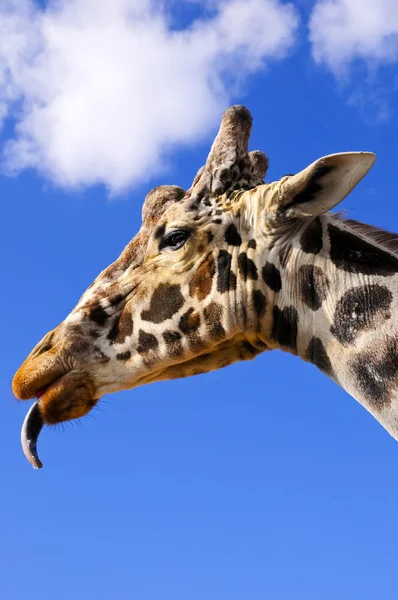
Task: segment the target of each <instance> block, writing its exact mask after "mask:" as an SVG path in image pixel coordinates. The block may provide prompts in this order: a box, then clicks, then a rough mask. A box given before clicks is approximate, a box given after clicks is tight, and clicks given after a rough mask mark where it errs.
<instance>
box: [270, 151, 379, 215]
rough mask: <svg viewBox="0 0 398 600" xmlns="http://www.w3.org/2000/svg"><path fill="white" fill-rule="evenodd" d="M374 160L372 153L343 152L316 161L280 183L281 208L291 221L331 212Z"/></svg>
mask: <svg viewBox="0 0 398 600" xmlns="http://www.w3.org/2000/svg"><path fill="white" fill-rule="evenodd" d="M375 160H376V156H375V155H374V154H373V153H372V152H342V153H340V154H330V155H329V156H324V157H323V158H320V159H318V160H316V161H315V162H314V163H312V164H311V165H310V166H309V167H307V168H306V169H304V171H301V172H300V173H297V175H293V176H292V177H290V178H289V179H287V180H286V181H285V182H284V183H282V186H281V190H280V194H279V203H280V204H279V205H280V208H282V209H283V210H284V211H285V212H286V216H287V217H293V218H294V217H306V216H316V215H320V214H323V213H325V212H327V211H328V210H331V209H332V208H334V207H335V206H336V205H337V204H339V203H340V202H341V201H342V200H344V198H345V197H346V196H347V195H348V194H349V193H350V192H351V191H352V190H353V189H354V187H355V186H356V185H357V184H358V183H359V182H360V181H361V179H362V178H363V177H364V176H365V175H366V173H367V172H368V171H369V169H370V168H371V167H372V166H373V163H374V162H375Z"/></svg>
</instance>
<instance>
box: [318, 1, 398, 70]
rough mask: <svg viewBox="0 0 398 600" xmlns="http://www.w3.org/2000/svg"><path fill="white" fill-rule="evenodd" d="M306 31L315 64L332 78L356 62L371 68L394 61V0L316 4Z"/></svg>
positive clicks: (397, 46) (397, 37) (397, 32)
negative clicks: (325, 69) (361, 60)
mask: <svg viewBox="0 0 398 600" xmlns="http://www.w3.org/2000/svg"><path fill="white" fill-rule="evenodd" d="M309 27H310V40H311V42H312V53H313V57H314V59H315V61H316V62H318V63H323V64H325V65H326V66H327V67H329V68H330V69H331V70H332V71H333V72H334V73H335V74H336V75H340V74H342V73H344V71H345V70H346V68H347V67H348V66H349V64H350V63H351V62H352V61H353V60H355V59H358V58H359V59H364V60H365V61H366V62H367V63H368V64H370V65H371V66H372V67H374V66H379V65H381V64H388V63H392V62H395V61H397V60H398V2H397V0H318V1H317V2H316V4H315V7H314V9H313V12H312V15H311V19H310V24H309Z"/></svg>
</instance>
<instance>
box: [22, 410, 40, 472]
mask: <svg viewBox="0 0 398 600" xmlns="http://www.w3.org/2000/svg"><path fill="white" fill-rule="evenodd" d="M43 425H44V422H43V418H42V416H41V414H40V409H39V402H38V401H36V402H35V403H34V404H33V405H32V406H31V408H30V410H29V412H28V414H27V415H26V417H25V421H24V423H23V425H22V431H21V442H22V449H23V452H24V454H25V456H26V458H27V459H28V461H29V462H30V464H31V465H32V467H33V468H34V469H41V468H42V466H43V463H42V462H41V460H40V459H39V457H38V455H37V450H36V443H37V438H38V437H39V434H40V432H41V430H42V429H43Z"/></svg>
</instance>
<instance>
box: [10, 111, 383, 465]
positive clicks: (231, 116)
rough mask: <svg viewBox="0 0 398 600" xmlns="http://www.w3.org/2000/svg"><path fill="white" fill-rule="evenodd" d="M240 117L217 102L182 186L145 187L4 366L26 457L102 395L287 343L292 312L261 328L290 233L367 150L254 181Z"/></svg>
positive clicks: (279, 287)
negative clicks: (57, 311)
mask: <svg viewBox="0 0 398 600" xmlns="http://www.w3.org/2000/svg"><path fill="white" fill-rule="evenodd" d="M251 124H252V119H251V115H250V113H249V111H248V110H247V109H246V108H244V107H243V106H234V107H231V108H229V109H228V110H226V111H225V113H224V115H223V118H222V123H221V127H220V130H219V133H218V135H217V137H216V139H215V141H214V143H213V146H212V148H211V151H210V154H209V157H208V159H207V161H206V164H205V166H204V167H202V168H201V169H200V170H199V172H198V173H197V175H196V177H195V180H194V182H193V184H192V187H191V188H190V189H189V190H188V191H187V192H185V191H184V190H183V189H181V188H179V187H176V186H160V187H157V188H155V189H153V190H152V191H151V192H150V193H149V194H148V195H147V197H146V199H145V203H144V206H143V211H142V221H143V222H142V227H141V229H140V230H139V232H138V233H137V235H136V236H135V237H134V238H133V239H132V241H131V242H130V243H129V244H128V245H127V247H126V248H125V249H124V251H123V252H122V254H121V255H120V257H119V258H118V259H117V260H116V261H115V262H114V263H113V264H111V265H110V266H109V267H108V268H107V269H105V270H104V271H103V272H102V273H101V274H100V275H99V276H98V277H97V279H96V280H95V281H94V283H93V284H92V285H91V286H90V287H89V288H88V289H87V291H86V292H85V293H84V294H83V296H82V297H81V299H80V301H79V302H78V304H77V306H76V307H75V308H74V309H73V310H72V312H71V313H70V314H69V315H68V316H67V317H66V319H65V320H64V321H63V322H62V323H61V324H60V325H58V327H56V328H55V329H54V330H52V331H51V332H49V333H48V334H47V335H46V336H45V337H44V338H43V339H42V340H41V341H40V342H39V344H38V345H37V346H36V347H35V348H34V349H33V350H32V352H31V353H30V355H29V356H28V357H27V359H26V360H25V362H24V363H23V364H22V366H21V367H20V369H19V370H18V371H17V373H16V374H15V376H14V380H13V390H14V393H15V395H16V396H17V397H18V398H19V399H21V400H25V399H29V398H35V397H36V398H38V399H37V401H36V402H35V404H34V405H33V406H32V408H31V410H30V411H29V413H28V415H27V418H26V419H25V424H24V427H23V430H22V442H23V447H24V450H25V454H26V455H27V457H28V459H29V460H30V461H31V463H32V464H33V465H34V466H37V467H38V466H41V463H40V461H39V459H38V457H37V453H36V440H37V436H38V434H39V432H40V430H41V428H42V426H43V424H48V425H51V424H55V423H59V422H61V421H65V420H70V419H75V418H78V417H82V416H84V415H86V414H87V413H88V412H89V411H90V410H91V409H92V408H93V407H94V405H95V404H96V403H97V402H98V400H99V399H100V398H101V396H103V395H104V394H108V393H112V392H117V391H119V390H125V389H130V388H133V387H136V386H139V385H142V384H146V383H151V382H156V381H160V380H164V379H173V378H180V377H186V376H191V375H195V374H199V373H204V372H207V371H211V370H214V369H218V368H221V367H224V366H227V365H229V364H231V363H233V362H235V361H239V360H245V359H252V358H254V357H255V356H256V355H257V354H259V353H260V352H262V351H264V350H270V349H273V348H277V347H281V348H282V349H284V350H291V351H294V344H292V327H293V329H294V323H293V324H292V318H293V320H294V315H293V314H292V311H291V310H290V312H289V310H288V311H287V312H286V310H281V311H280V314H279V317H278V319H277V321H278V323H277V325H275V310H274V308H275V306H276V298H278V297H279V298H280V297H281V295H282V294H283V293H285V294H287V295H289V294H290V290H289V285H287V284H285V282H284V273H283V266H284V263H285V262H286V255H287V254H288V253H289V249H290V248H291V244H292V239H293V238H294V237H295V236H297V233H298V232H300V231H301V230H302V229H303V227H307V226H308V225H309V224H311V222H313V220H314V218H315V217H316V216H317V215H319V214H322V213H325V212H326V211H328V210H329V209H330V208H332V207H333V206H335V205H336V204H338V203H339V202H340V201H341V200H342V199H343V198H344V197H345V196H346V195H347V194H348V193H349V192H350V191H351V190H352V189H353V187H354V186H355V185H356V184H357V183H358V181H359V180H360V179H361V178H362V177H363V176H364V174H365V173H366V172H367V171H368V170H369V168H370V167H371V165H372V163H373V161H374V156H373V155H372V154H369V153H346V154H340V155H331V156H328V157H325V158H323V159H320V160H319V161H317V162H315V163H313V164H312V165H310V166H309V167H308V168H307V169H305V170H304V171H302V172H301V173H299V174H298V175H295V176H286V177H283V178H282V179H281V180H279V181H277V182H274V183H271V184H267V183H264V182H263V179H264V177H265V174H266V171H267V166H268V160H267V158H266V156H265V154H263V153H262V152H259V151H254V152H249V151H248V141H249V136H250V130H251ZM309 229H311V226H310V227H309ZM315 233H316V232H315ZM307 237H308V239H307V245H311V244H312V243H316V239H315V237H316V236H315V237H314V236H312V235H309V236H307ZM275 257H277V258H276V259H275ZM289 302H290V301H289ZM285 304H287V302H285ZM278 310H279V309H278ZM275 327H276V329H275Z"/></svg>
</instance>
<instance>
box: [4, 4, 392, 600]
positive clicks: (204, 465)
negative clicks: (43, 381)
mask: <svg viewBox="0 0 398 600" xmlns="http://www.w3.org/2000/svg"><path fill="white" fill-rule="evenodd" d="M105 4H107V3H105ZM241 4H242V3H240V1H239V0H234V2H232V0H231V1H230V0H226V1H225V2H224V3H216V5H215V8H214V5H213V8H208V7H206V6H204V5H203V4H202V3H200V2H198V3H187V4H186V3H182V2H175V3H172V2H170V3H166V7H165V12H164V13H160V12H159V9H155V12H153V10H152V9H150V8H148V6H147V5H146V2H145V1H144V0H142V2H141V3H135V6H136V8H137V7H138V6H139V7H140V8H141V10H142V12H141V13H140V14H138V12H137V13H134V14H133V15H131V14H130V16H129V17H128V18H127V17H126V12H125V11H126V10H127V8H129V2H128V1H127V0H118V2H115V8H114V11H113V12H112V10H110V9H109V10H110V13H109V14H106V11H105V9H104V13H103V14H102V13H101V10H102V8H103V7H102V2H98V3H97V5H96V6H97V9H96V12H97V13H99V16H98V14H96V15H94V14H93V10H94V9H93V6H94V5H93V3H92V2H90V0H75V1H74V2H72V3H69V7H70V8H69V13H68V14H65V13H63V12H62V10H63V9H62V6H63V3H62V2H61V3H60V6H61V8H60V9H59V11H58V12H47V13H46V14H45V15H44V16H43V13H42V12H41V11H42V10H43V9H46V6H47V5H46V3H44V2H42V3H40V5H41V6H40V5H39V3H38V4H36V8H34V7H33V5H30V4H29V3H28V2H26V3H23V2H21V3H19V4H14V3H13V2H10V3H7V2H0V15H2V16H3V19H0V23H3V25H4V23H6V19H8V21H7V23H8V24H7V27H5V26H4V30H3V34H2V35H0V39H2V40H3V43H2V42H0V107H1V110H2V113H1V114H3V117H4V119H3V128H2V130H1V134H0V136H1V137H0V143H1V148H2V159H1V172H2V174H1V176H0V195H1V202H2V206H3V218H2V219H1V222H0V228H1V235H0V240H1V244H2V251H1V253H0V256H1V259H0V260H1V262H2V265H1V273H2V274H3V277H4V278H5V282H4V284H3V293H2V294H1V296H0V303H1V310H0V314H1V316H2V333H3V335H2V340H3V353H2V356H3V360H2V364H1V370H0V388H1V389H0V391H1V396H2V401H3V417H2V419H1V424H0V452H1V456H2V457H3V467H2V486H1V489H2V493H1V494H0V515H1V517H0V532H1V535H0V575H1V576H0V596H1V597H2V598H7V600H8V599H9V600H19V599H22V598H26V597H27V595H29V597H30V598H32V599H34V600H35V599H36V598H38V599H39V598H40V599H43V600H47V599H48V600H50V599H52V598H54V597H56V598H57V600H64V599H69V598H70V597H73V598H74V599H75V600H83V599H86V598H96V600H108V599H111V598H112V599H113V598H118V599H120V600H124V599H130V598H137V599H139V600H168V599H173V600H179V599H181V600H182V599H184V600H185V599H189V600H202V599H203V598H206V600H213V599H214V600H220V599H223V598H228V600H235V599H236V600H238V599H241V598H250V599H251V600H260V599H261V600H264V599H265V598H272V600H282V599H283V600H285V599H290V598H294V599H295V600H300V599H301V598H302V599H305V600H312V599H314V600H315V599H318V598H322V599H324V600H329V599H330V600H332V599H333V600H334V599H335V598H337V597H338V598H339V599H340V600H345V599H347V600H348V599H350V600H352V599H353V598H360V599H361V600H367V599H369V600H370V599H372V600H373V599H374V598H382V599H384V598H391V597H394V595H395V590H396V564H397V560H398V551H397V549H396V542H395V540H396V538H397V534H398V515H397V507H398V445H397V443H396V442H395V441H394V440H393V439H392V438H390V436H389V435H388V434H387V433H386V432H385V431H384V430H383V429H382V427H381V426H380V425H379V424H378V423H377V422H376V421H375V420H374V419H373V418H372V417H371V416H370V415H369V414H368V413H367V412H366V411H365V410H364V409H363V408H362V407H361V406H360V405H359V404H358V403H356V402H355V400H353V399H352V398H351V397H350V396H348V395H347V394H346V392H344V391H343V390H342V389H340V388H339V387H338V386H337V385H336V384H334V383H333V382H332V381H329V380H328V379H327V378H326V376H324V375H323V374H321V373H320V372H318V371H317V370H316V369H315V367H313V366H312V365H309V364H305V363H303V362H301V361H300V360H299V359H298V358H295V357H292V356H290V355H288V354H282V353H281V352H273V353H269V354H266V355H262V356H260V357H258V358H257V359H256V360H254V361H252V362H246V363H239V364H236V365H233V366H231V367H228V368H227V369H224V370H222V371H217V372H214V373H211V374H207V375H202V376H197V377H195V378H191V379H186V380H181V381H173V382H166V383H159V384H154V385H150V386H146V387H143V388H138V389H136V390H133V391H129V392H123V393H119V394H116V395H112V396H109V397H107V398H104V399H103V400H102V401H101V403H100V405H99V407H98V409H97V410H95V411H93V413H92V414H91V415H90V416H89V417H87V418H85V419H84V420H82V421H81V422H80V423H79V424H75V425H73V424H70V425H65V426H64V427H56V428H55V429H53V430H52V429H46V430H45V431H44V432H43V433H42V436H41V439H40V442H39V450H40V456H41V458H42V460H43V462H44V468H43V469H42V470H41V471H39V472H35V471H33V469H32V468H31V467H30V465H29V464H28V463H27V461H26V459H25V458H24V456H23V454H22V450H21V448H20V442H19V436H20V428H21V424H22V421H23V418H24V416H25V414H26V412H27V409H28V405H29V404H30V403H18V402H16V401H15V400H14V399H13V397H12V393H11V379H12V376H13V373H14V372H15V370H16V369H17V368H18V366H19V365H20V364H21V362H22V361H23V359H24V358H25V356H26V355H27V354H28V352H29V351H30V350H31V348H32V347H33V345H34V344H35V343H36V342H37V341H38V340H39V339H40V338H41V337H42V336H43V335H44V334H45V333H46V332H47V331H48V330H49V329H51V328H53V327H54V326H55V325H56V324H58V323H59V322H60V321H62V320H63V318H64V317H65V316H66V315H67V314H68V312H69V311H70V310H71V309H72V308H73V306H74V305H75V304H76V302H77V300H78V299H79V297H80V295H81V293H82V292H83V291H84V290H85V289H86V287H87V286H88V285H89V284H90V283H91V282H92V281H93V279H94V278H95V277H96V276H97V274H98V273H99V272H100V271H101V270H102V269H103V268H104V267H106V266H107V265H108V264H109V263H110V262H112V261H113V260H114V259H115V258H117V256H118V254H119V253H120V251H121V250H122V249H123V247H124V246H125V245H126V243H127V242H128V241H129V240H130V239H131V238H132V237H133V236H134V234H135V232H136V231H137V230H138V228H139V226H140V214H141V205H142V202H143V198H144V196H145V194H146V192H147V191H149V189H150V188H151V187H153V186H154V185H157V184H161V183H176V184H178V185H181V186H183V187H188V186H189V185H190V183H191V181H192V178H193V176H194V175H195V173H196V170H197V169H198V168H199V167H200V166H201V165H202V164H203V162H204V160H205V158H206V156H207V152H208V149H209V146H210V144H211V142H212V139H213V137H214V135H215V133H216V130H217V127H218V121H219V118H220V115H221V112H222V110H223V109H224V108H226V106H228V105H229V104H232V103H237V102H239V103H243V104H245V105H246V106H247V107H248V108H249V109H250V110H251V112H252V114H253V118H254V125H253V134H252V139H251V149H256V148H259V149H261V150H263V151H265V152H266V153H267V154H268V156H269V157H270V169H269V172H268V175H267V180H273V179H276V178H278V177H280V176H282V175H283V174H285V173H293V172H296V171H298V170H300V169H302V168H304V167H305V166H307V164H309V163H310V162H312V161H313V160H315V159H316V158H318V157H320V156H323V155H325V154H330V153H333V152H339V151H349V150H369V151H372V152H375V153H376V155H377V162H376V164H375V166H374V168H373V169H372V171H371V172H370V173H369V175H368V176H367V177H366V178H365V179H364V180H363V182H361V184H360V185H359V186H358V188H357V189H356V190H355V191H354V192H353V193H352V194H351V195H350V196H349V197H348V198H347V199H346V200H345V201H344V203H343V204H342V208H345V209H347V210H348V211H349V214H350V215H351V216H352V217H354V218H357V219H360V220H363V221H365V222H369V223H373V224H377V225H379V226H381V227H386V228H389V229H391V230H395V231H397V230H398V207H397V195H396V172H397V167H396V165H397V161H398V150H397V142H396V140H397V139H398V115H397V112H396V106H397V76H396V72H397V71H396V69H397V60H398V44H397V43H396V39H397V38H396V37H394V34H395V36H396V35H397V32H398V8H397V7H396V4H395V3H390V4H389V2H388V0H380V1H379V2H378V3H377V6H375V5H373V3H370V2H368V0H361V5H360V6H361V7H362V9H361V11H358V10H357V8H358V6H359V5H358V1H357V0H352V1H351V0H337V2H335V3H334V4H333V5H332V4H331V3H330V2H318V3H315V2H311V1H306V0H303V1H300V2H296V3H294V5H290V8H289V7H288V8H286V4H283V5H282V4H279V3H278V2H267V1H266V0H250V2H247V3H246V4H245V6H246V8H245V11H246V12H245V13H244V14H243V13H242V12H240V10H238V9H241V8H242V6H241ZM6 5H7V6H6ZM130 5H131V3H130ZM98 7H102V8H101V10H99V9H98ZM126 7H127V8H126ZM247 7H249V8H247ZM283 7H284V8H283ZM50 8H51V7H50ZM130 8H131V6H130ZM260 9H261V11H260ZM48 10H49V7H48V6H47V11H48ZM228 10H230V13H228ZM90 11H91V12H90ZM151 11H152V12H151ZM223 11H224V12H223ZM250 11H252V13H250ZM259 11H260V12H261V14H260V12H259ZM286 11H288V12H286ZM383 11H384V12H383ZM93 15H94V16H95V18H91V17H93ZM217 15H218V17H217ZM231 15H232V16H231ZM386 17H388V18H386ZM97 18H98V22H97V21H96V19H97ZM217 18H218V21H214V19H217ZM271 18H272V22H269V19H271ZM10 19H11V20H10ZM101 19H103V20H102V21H101ZM195 19H196V25H195V27H193V26H192V21H193V20H195ZM198 19H199V20H200V22H199V21H198ZM157 20H158V21H157ZM88 22H90V23H91V24H92V28H91V29H90V28H89V27H88V26H87V23H88ZM154 22H159V30H158V32H159V31H166V33H167V31H169V30H174V31H177V32H185V37H184V36H183V37H182V38H181V39H178V40H177V41H176V40H175V39H174V40H172V41H170V39H171V37H172V36H171V34H170V33H167V34H164V36H163V38H162V40H161V41H159V48H158V49H157V50H156V51H155V50H154V51H153V55H151V56H150V52H149V51H150V50H151V49H153V45H154V40H153V38H152V37H151V35H152V34H151V31H150V30H151V28H148V23H152V24H153V23H154ZM250 22H252V23H254V24H260V25H261V28H263V30H264V33H263V34H262V32H261V28H260V27H259V26H257V25H256V26H255V25H253V28H252V30H251V31H249V33H247V30H246V29H247V27H246V29H245V31H242V23H250ZM93 23H94V24H93ZM104 23H107V27H105V28H104ZM226 24H227V25H228V32H229V33H228V36H229V37H228V36H227V38H228V39H227V41H225V39H226V38H225V35H224V34H225V27H226ZM267 24H268V27H267ZM0 27H1V26H0ZM151 27H152V30H153V27H154V26H153V25H152V26H151ZM162 28H163V29H162ZM271 28H272V32H273V33H272V35H271V34H269V35H268V36H267V30H268V32H269V31H270V30H271ZM108 29H109V31H108ZM148 31H149V33H148ZM195 31H199V33H195ZM4 32H6V33H7V36H8V37H7V43H4V40H5V37H4ZM76 32H78V33H79V35H78V36H77V35H76ZM187 32H188V33H187ZM223 32H224V33H223ZM17 33H18V35H17ZM103 36H105V38H106V43H105V42H104V43H103V44H102V45H103V46H104V47H106V48H107V51H105V50H104V48H102V47H101V46H102V45H101V43H100V41H101V39H102V38H103ZM107 36H108V37H107ZM195 36H196V37H195ZM263 36H265V37H267V43H264V44H263V41H262V37H263ZM31 38H32V39H31ZM78 38H79V39H78ZM138 38H139V39H140V40H141V41H142V40H144V41H142V43H143V45H144V47H145V48H146V51H144V50H143V51H142V53H140V52H138V51H137V50H136V49H135V50H134V48H133V46H134V43H135V42H134V40H136V39H138ZM271 38H272V39H271ZM28 39H29V40H30V41H29V43H28V42H27V41H26V40H28ZM119 39H121V40H124V41H125V43H126V45H127V47H126V52H125V55H124V52H123V45H122V48H120V47H119V46H118V40H119ZM21 40H22V42H21ZM220 40H224V41H223V42H222V41H220ZM174 42H175V43H174ZM224 42H225V47H224V48H223V49H222V51H221V50H220V45H222V43H224ZM130 43H131V44H132V47H131V48H130V46H129V44H130ZM21 44H22V46H21ZM73 44H76V46H77V47H78V50H76V48H75V47H74V45H73ZM96 44H99V45H98V46H96ZM162 44H163V46H162ZM170 44H171V45H170ZM21 47H22V49H21ZM120 52H121V54H119V53H120ZM76 53H78V54H79V55H80V60H78V58H79V56H77V55H76ZM206 53H207V56H206V60H205V59H204V58H203V56H204V55H205V54H206ZM161 56H166V58H167V60H166V61H165V63H164V64H163V63H162V61H161ZM71 57H72V58H71ZM69 59H70V61H69ZM68 61H69V62H68ZM148 61H149V62H148ZM167 61H171V64H172V65H173V68H171V69H170V72H167V73H166V76H165V73H164V69H166V70H167V69H168V68H169V67H168V66H167V64H168V63H167ZM184 61H185V62H184ZM160 63H161V64H160ZM32 65H33V66H32ZM90 65H91V68H90ZM93 73H94V75H93ZM112 73H113V74H114V75H112ZM148 73H149V75H150V77H149V76H148ZM209 79H210V80H211V81H210V83H209ZM184 81H187V85H184ZM157 85H158V86H159V89H158V88H157ZM130 106H131V114H130V112H129V107H130ZM84 107H86V108H87V107H88V109H89V110H88V109H87V111H86V112H85V111H84V110H83V109H84ZM159 107H160V108H159ZM35 108H36V111H35V110H34V109H35ZM126 131H127V132H128V135H126ZM97 134H98V135H97ZM151 136H152V137H151ZM149 138H151V140H152V141H148V140H149ZM131 140H133V141H131ZM153 140H154V141H153ZM105 141H107V143H105Z"/></svg>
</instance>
